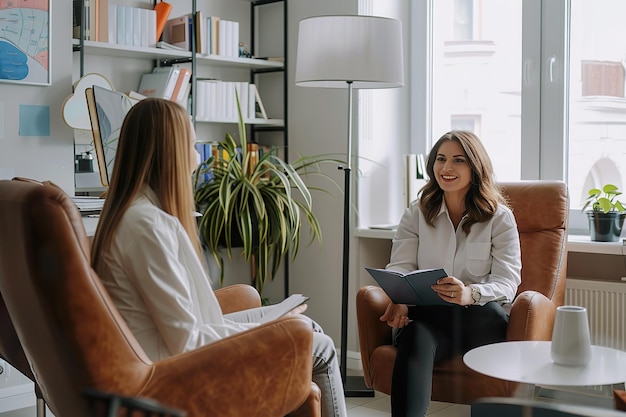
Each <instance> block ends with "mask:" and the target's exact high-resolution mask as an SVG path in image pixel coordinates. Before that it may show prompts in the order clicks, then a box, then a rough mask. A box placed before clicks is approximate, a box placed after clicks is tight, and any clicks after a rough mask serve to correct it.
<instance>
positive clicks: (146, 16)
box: [100, 4, 156, 47]
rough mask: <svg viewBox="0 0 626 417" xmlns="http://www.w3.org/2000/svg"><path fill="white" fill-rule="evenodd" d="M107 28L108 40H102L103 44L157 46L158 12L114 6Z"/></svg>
mask: <svg viewBox="0 0 626 417" xmlns="http://www.w3.org/2000/svg"><path fill="white" fill-rule="evenodd" d="M107 27H108V31H107V32H108V39H100V41H101V42H107V41H108V42H109V43H117V44H119V45H128V46H141V47H154V46H155V44H156V41H155V38H156V12H155V11H154V10H152V9H144V8H138V7H130V6H123V5H121V4H112V5H110V6H109V13H108V24H107Z"/></svg>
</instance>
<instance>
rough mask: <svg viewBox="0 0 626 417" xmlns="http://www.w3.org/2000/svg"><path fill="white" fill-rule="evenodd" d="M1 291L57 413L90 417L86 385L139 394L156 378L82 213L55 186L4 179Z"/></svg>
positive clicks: (0, 200) (0, 210)
mask: <svg viewBox="0 0 626 417" xmlns="http://www.w3.org/2000/svg"><path fill="white" fill-rule="evenodd" d="M0 292H1V293H2V296H3V299H4V301H5V304H6V308H7V311H8V313H9V315H10V318H11V322H12V324H13V326H14V328H15V331H16V333H17V336H18V337H19V341H20V342H21V346H22V348H23V350H24V353H25V356H26V358H27V359H28V362H29V363H30V366H31V368H32V371H33V374H34V376H35V378H36V381H37V383H38V385H39V386H40V388H41V389H42V391H43V395H44V397H45V399H46V401H47V404H48V405H49V406H50V409H51V410H52V412H53V413H54V414H55V415H57V416H65V417H73V416H84V415H87V408H86V407H87V404H86V400H85V399H84V397H83V396H82V393H83V390H84V389H86V388H97V389H102V390H106V391H109V392H115V393H119V394H121V395H129V396H132V395H137V392H132V391H133V390H137V389H138V387H141V386H142V383H143V381H146V380H147V379H148V378H149V373H150V372H151V364H152V363H151V361H150V360H149V359H148V357H147V355H146V354H145V353H144V352H143V350H142V349H141V347H140V345H139V344H138V342H137V341H136V339H135V338H134V336H133V335H132V333H131V332H130V330H129V329H128V327H127V326H126V323H125V322H124V320H123V319H122V317H121V316H120V315H119V312H118V311H117V309H116V308H115V307H114V305H113V303H112V301H111V300H110V298H109V296H108V294H107V292H106V290H105V289H104V287H103V286H102V284H101V283H100V280H99V279H98V277H97V275H96V273H95V272H94V271H93V269H92V268H91V266H90V256H89V241H88V238H87V236H86V233H85V229H84V226H83V223H82V219H81V217H80V214H79V212H78V210H77V208H76V206H75V205H74V203H73V202H72V200H71V199H70V198H69V197H68V196H67V195H66V194H65V193H64V192H63V191H62V190H61V189H60V188H58V187H56V186H55V185H54V184H51V183H43V184H42V183H36V182H32V181H31V182H26V181H18V180H12V181H6V180H5V181H0ZM1 337H2V335H0V338H1Z"/></svg>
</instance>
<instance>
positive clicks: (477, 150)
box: [419, 130, 507, 234]
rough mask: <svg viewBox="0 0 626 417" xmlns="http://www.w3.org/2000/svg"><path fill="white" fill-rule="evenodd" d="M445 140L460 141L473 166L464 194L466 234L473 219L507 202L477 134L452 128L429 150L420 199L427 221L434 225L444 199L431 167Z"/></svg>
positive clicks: (478, 219) (484, 218)
mask: <svg viewBox="0 0 626 417" xmlns="http://www.w3.org/2000/svg"><path fill="white" fill-rule="evenodd" d="M448 140H451V141H454V142H457V143H458V144H460V145H461V147H462V148H463V152H465V155H466V157H467V162H468V163H469V166H470V169H471V170H472V179H471V184H470V188H469V190H468V191H467V194H466V195H465V210H466V214H467V218H468V219H467V220H466V221H465V222H464V223H463V231H464V232H465V234H468V233H469V231H470V229H471V227H472V225H473V224H474V223H480V222H484V221H487V220H489V219H491V218H492V217H493V215H494V214H495V213H496V210H497V209H498V204H504V205H507V202H506V199H505V197H504V195H503V194H502V192H501V189H500V187H499V186H498V185H497V184H496V181H495V175H494V172H493V166H492V164H491V159H490V158H489V155H488V154H487V151H486V150H485V147H484V146H483V144H482V142H481V141H480V139H478V136H476V135H475V134H474V133H472V132H468V131H464V130H453V131H450V132H448V133H446V134H444V135H443V136H442V137H441V138H439V140H438V141H437V143H435V144H434V145H433V148H432V149H431V151H430V153H429V154H428V162H427V163H426V172H427V173H428V177H429V180H428V183H427V184H426V185H425V186H424V188H423V189H422V192H421V196H420V202H419V204H420V208H421V209H422V212H423V213H424V215H425V216H426V222H427V223H428V224H429V225H431V226H434V220H435V217H437V214H438V213H439V210H440V208H441V204H442V202H443V190H442V189H441V188H440V187H439V184H438V183H437V179H436V178H435V173H434V168H433V167H434V165H435V161H436V160H437V154H438V153H439V148H440V147H441V145H442V144H443V143H444V142H445V141H448Z"/></svg>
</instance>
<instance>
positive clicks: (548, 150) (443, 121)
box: [412, 0, 626, 229]
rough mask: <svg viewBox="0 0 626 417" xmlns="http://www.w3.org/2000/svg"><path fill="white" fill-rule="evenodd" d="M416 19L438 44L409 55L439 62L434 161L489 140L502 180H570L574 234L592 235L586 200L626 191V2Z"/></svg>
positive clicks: (444, 9)
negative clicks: (448, 135)
mask: <svg viewBox="0 0 626 417" xmlns="http://www.w3.org/2000/svg"><path fill="white" fill-rule="evenodd" d="M415 7H418V8H420V10H419V11H418V13H420V12H423V13H427V14H428V15H429V16H430V19H431V21H430V28H425V29H424V30H430V33H429V34H428V35H425V34H422V36H420V35H419V33H418V34H416V35H415V36H416V39H421V40H423V39H426V40H429V41H430V44H429V45H420V44H419V41H418V42H416V45H417V46H416V47H415V48H414V49H413V50H412V53H417V54H425V56H426V55H428V56H430V59H429V64H430V65H431V68H430V71H427V72H426V73H427V74H429V75H430V80H429V81H427V82H429V85H428V86H429V88H431V89H432V93H431V94H430V95H426V99H427V100H428V97H431V98H430V99H429V102H428V103H426V104H425V105H426V108H428V109H429V110H430V120H427V121H426V123H430V130H427V132H428V131H430V132H431V133H430V134H429V136H431V137H430V140H431V142H430V143H427V144H426V149H430V146H431V145H432V143H433V142H434V141H435V140H436V139H438V138H439V137H440V136H441V135H442V134H443V133H445V132H447V131H448V130H451V129H453V128H460V127H463V128H466V127H467V128H469V129H470V130H473V131H474V132H475V133H477V134H478V135H479V136H480V137H481V139H482V140H483V142H484V144H485V147H486V148H487V150H488V152H489V154H490V155H491V157H492V160H493V162H494V168H495V170H496V174H497V177H498V179H499V180H502V181H510V180H519V179H536V178H539V179H563V180H565V181H566V182H567V183H568V187H569V190H570V196H571V199H570V200H571V209H572V216H571V217H572V218H573V219H574V220H575V221H580V222H582V223H577V225H574V229H576V228H582V229H584V228H586V225H585V224H584V223H585V222H586V220H585V221H582V220H580V219H583V218H584V216H582V213H580V208H581V207H582V204H583V202H584V199H585V197H586V192H587V190H588V189H589V188H590V187H592V186H601V185H603V184H605V183H607V182H610V183H613V184H615V185H617V186H619V187H620V188H622V189H623V188H624V186H625V185H626V98H624V96H625V94H624V91H625V90H624V88H625V86H624V81H625V64H626V25H624V24H623V16H626V1H624V0H552V1H550V2H547V3H546V2H541V1H539V0H524V1H522V0H436V1H433V0H425V1H422V2H416V3H415ZM414 16H415V14H414ZM450 16H453V18H452V19H451V18H450ZM542 22H545V24H544V25H543V26H542ZM414 99H416V100H424V98H423V97H414ZM524 103H525V104H524ZM524 132H525V133H524ZM412 137H420V135H417V134H414V135H412ZM577 217H579V220H576V218H577ZM570 228H572V225H570Z"/></svg>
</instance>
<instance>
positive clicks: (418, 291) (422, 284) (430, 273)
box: [365, 267, 450, 306]
mask: <svg viewBox="0 0 626 417" xmlns="http://www.w3.org/2000/svg"><path fill="white" fill-rule="evenodd" d="M365 269H366V270H367V272H369V273H370V275H371V276H372V278H374V279H375V280H376V282H377V283H378V285H380V287H381V288H382V289H383V290H384V291H385V292H386V293H387V295H388V296H389V298H391V301H393V302H394V303H395V304H409V305H417V306H428V305H450V303H448V302H446V301H444V300H442V299H441V298H439V295H438V294H437V293H436V292H435V291H433V289H432V288H431V287H430V286H431V285H433V284H436V283H437V280H438V279H439V278H443V277H447V276H448V274H447V273H446V271H445V270H443V269H442V268H439V269H419V270H416V271H411V272H408V273H406V274H403V273H402V272H397V271H390V270H387V269H376V268H367V267H366V268H365Z"/></svg>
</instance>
